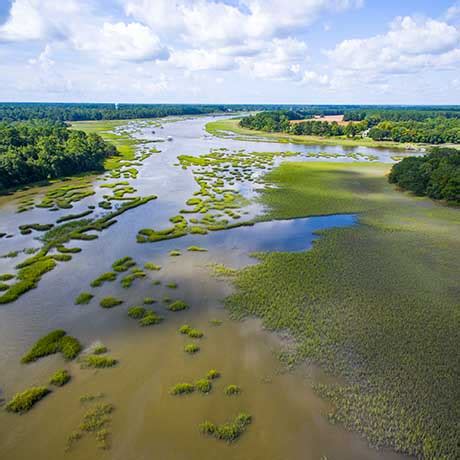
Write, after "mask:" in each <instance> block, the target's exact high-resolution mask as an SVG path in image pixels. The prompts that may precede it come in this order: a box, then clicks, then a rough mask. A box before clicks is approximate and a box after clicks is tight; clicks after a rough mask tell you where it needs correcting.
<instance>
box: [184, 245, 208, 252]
mask: <svg viewBox="0 0 460 460" xmlns="http://www.w3.org/2000/svg"><path fill="white" fill-rule="evenodd" d="M187 251H190V252H207V251H208V250H207V249H206V248H202V247H200V246H189V247H188V248H187Z"/></svg>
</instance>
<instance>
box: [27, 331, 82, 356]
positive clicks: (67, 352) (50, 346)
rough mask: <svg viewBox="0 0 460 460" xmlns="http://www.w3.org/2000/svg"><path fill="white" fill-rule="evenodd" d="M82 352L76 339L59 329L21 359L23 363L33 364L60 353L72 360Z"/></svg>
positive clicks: (43, 338) (37, 343) (46, 336)
mask: <svg viewBox="0 0 460 460" xmlns="http://www.w3.org/2000/svg"><path fill="white" fill-rule="evenodd" d="M81 350H82V347H81V345H80V342H79V341H78V340H77V339H76V338H74V337H70V336H68V335H66V332H65V331H63V330H62V329H57V330H55V331H53V332H50V333H49V334H47V335H45V336H44V337H42V338H41V339H39V340H38V341H37V342H36V343H35V344H34V345H33V346H32V348H31V349H30V350H29V351H28V352H27V353H26V354H25V355H24V356H23V357H22V358H21V362H22V363H31V362H33V361H37V360H38V359H40V358H42V357H44V356H48V355H52V354H54V353H58V352H60V353H62V354H63V356H64V358H65V359H67V360H72V359H75V358H76V357H77V356H78V354H79V353H80V351H81Z"/></svg>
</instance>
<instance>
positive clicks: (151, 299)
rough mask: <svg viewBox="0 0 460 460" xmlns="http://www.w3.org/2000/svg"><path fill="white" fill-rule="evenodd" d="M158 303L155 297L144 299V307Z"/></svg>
mask: <svg viewBox="0 0 460 460" xmlns="http://www.w3.org/2000/svg"><path fill="white" fill-rule="evenodd" d="M155 302H156V300H155V299H154V298H153V297H144V300H143V301H142V303H143V304H144V305H153V304H154V303H155Z"/></svg>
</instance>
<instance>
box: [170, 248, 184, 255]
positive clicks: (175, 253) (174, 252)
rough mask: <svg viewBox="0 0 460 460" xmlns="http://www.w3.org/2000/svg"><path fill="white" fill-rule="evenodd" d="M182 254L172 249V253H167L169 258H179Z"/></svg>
mask: <svg viewBox="0 0 460 460" xmlns="http://www.w3.org/2000/svg"><path fill="white" fill-rule="evenodd" d="M181 254H182V253H181V252H180V251H179V250H178V249H173V250H172V251H169V255H170V256H171V257H178V256H180V255H181Z"/></svg>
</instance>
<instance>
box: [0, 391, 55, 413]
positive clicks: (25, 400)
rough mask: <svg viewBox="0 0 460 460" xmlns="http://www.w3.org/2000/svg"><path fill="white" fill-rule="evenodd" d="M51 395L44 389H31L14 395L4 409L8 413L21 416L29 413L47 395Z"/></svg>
mask: <svg viewBox="0 0 460 460" xmlns="http://www.w3.org/2000/svg"><path fill="white" fill-rule="evenodd" d="M49 393H51V390H49V389H48V388H46V387H32V388H29V389H28V390H25V391H23V392H22V393H16V394H15V395H14V396H13V398H12V399H11V400H10V401H9V402H8V403H7V404H6V406H5V408H6V410H7V411H8V412H16V413H20V414H23V413H24V412H27V411H29V410H30V409H32V407H33V406H34V405H35V404H36V403H37V402H38V401H40V400H41V399H43V398H44V397H45V396H46V395H47V394H49Z"/></svg>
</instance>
